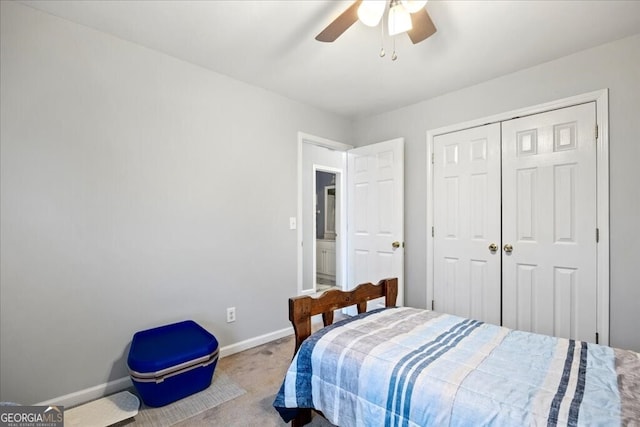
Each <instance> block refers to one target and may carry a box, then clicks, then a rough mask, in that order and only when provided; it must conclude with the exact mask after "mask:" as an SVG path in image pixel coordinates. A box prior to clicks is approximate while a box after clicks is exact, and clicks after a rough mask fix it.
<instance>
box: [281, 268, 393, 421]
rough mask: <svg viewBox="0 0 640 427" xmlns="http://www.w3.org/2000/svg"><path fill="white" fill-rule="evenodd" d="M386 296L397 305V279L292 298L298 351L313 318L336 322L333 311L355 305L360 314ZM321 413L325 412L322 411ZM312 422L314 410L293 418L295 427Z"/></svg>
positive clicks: (387, 303)
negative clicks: (375, 300)
mask: <svg viewBox="0 0 640 427" xmlns="http://www.w3.org/2000/svg"><path fill="white" fill-rule="evenodd" d="M381 297H384V299H385V301H384V302H385V304H384V305H385V307H394V306H395V305H396V298H397V297H398V279H397V278H392V279H383V280H380V281H379V282H378V284H377V285H374V284H373V283H363V284H361V285H358V286H357V287H356V288H355V289H353V290H352V291H341V290H338V289H331V290H328V291H326V292H324V293H322V294H321V295H320V296H318V297H316V298H313V297H310V296H300V297H293V298H289V320H290V321H291V323H292V324H293V330H294V333H295V344H296V347H295V352H294V355H295V353H297V352H298V349H299V348H300V345H301V344H302V342H303V341H304V340H305V339H307V338H308V337H309V336H310V335H311V317H312V316H315V315H318V314H322V321H323V323H324V326H329V325H331V324H332V323H333V312H334V310H338V309H341V308H344V307H349V306H352V305H357V306H358V313H364V312H365V311H367V301H370V300H373V299H377V298H381ZM320 415H322V414H320ZM309 422H311V409H308V408H303V409H300V411H299V414H298V416H297V417H296V418H295V419H294V420H293V421H291V425H292V426H293V427H301V426H303V425H305V424H308V423H309Z"/></svg>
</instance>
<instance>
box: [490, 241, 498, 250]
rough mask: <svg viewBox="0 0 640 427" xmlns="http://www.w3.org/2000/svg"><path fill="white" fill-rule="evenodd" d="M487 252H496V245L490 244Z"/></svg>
mask: <svg viewBox="0 0 640 427" xmlns="http://www.w3.org/2000/svg"><path fill="white" fill-rule="evenodd" d="M489 250H490V251H491V252H495V251H497V250H498V245H496V244H495V243H492V244H490V245H489Z"/></svg>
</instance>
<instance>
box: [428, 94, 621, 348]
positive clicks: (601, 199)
mask: <svg viewBox="0 0 640 427" xmlns="http://www.w3.org/2000/svg"><path fill="white" fill-rule="evenodd" d="M586 102H595V103H596V123H597V126H598V135H597V138H598V139H597V144H598V145H597V149H596V163H597V177H596V180H597V182H596V187H597V188H596V192H597V196H596V197H597V199H596V200H597V212H596V216H597V228H598V231H599V242H598V245H597V256H598V261H597V278H596V280H597V298H598V304H597V313H596V322H597V323H596V325H597V332H598V335H599V343H600V344H604V345H609V90H608V89H602V90H598V91H594V92H589V93H585V94H582V95H576V96H571V97H568V98H563V99H559V100H556V101H551V102H547V103H544V104H539V105H535V106H531V107H526V108H521V109H518V110H513V111H508V112H505V113H500V114H496V115H493V116H489V117H485V118H480V119H476V120H470V121H467V122H463V123H458V124H455V125H451V126H445V127H441V128H437V129H432V130H429V131H427V259H426V262H427V283H426V286H427V292H426V294H427V300H426V307H427V308H431V307H432V301H433V244H434V239H433V237H432V234H431V233H432V227H433V164H432V163H431V161H432V153H433V148H434V147H433V139H434V137H435V136H437V135H442V134H445V133H450V132H456V131H459V130H463V129H467V128H471V127H476V126H482V125H485V124H489V123H495V122H502V121H505V120H510V119H513V118H516V117H522V116H527V115H532V114H537V113H542V112H545V111H551V110H556V109H559V108H564V107H570V106H573V105H577V104H583V103H586ZM594 233H595V230H594ZM594 238H595V237H594Z"/></svg>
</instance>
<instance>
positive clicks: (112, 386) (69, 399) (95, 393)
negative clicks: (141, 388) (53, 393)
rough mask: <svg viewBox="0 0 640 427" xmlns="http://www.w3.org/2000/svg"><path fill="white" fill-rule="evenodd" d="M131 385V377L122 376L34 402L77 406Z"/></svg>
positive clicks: (47, 404) (44, 404) (42, 404)
mask: <svg viewBox="0 0 640 427" xmlns="http://www.w3.org/2000/svg"><path fill="white" fill-rule="evenodd" d="M130 387H133V383H132V382H131V378H129V377H124V378H118V379H117V380H113V381H109V382H108V383H104V384H98V385H96V386H93V387H89V388H85V389H84V390H80V391H75V392H73V393H69V394H65V395H64V396H60V397H56V398H55V399H51V400H46V401H44V402H40V403H35V405H38V406H49V405H56V406H58V405H62V406H64V407H65V408H67V409H68V408H71V407H73V406H78V405H81V404H83V403H86V402H90V401H92V400H96V399H100V398H101V397H104V396H108V395H110V394H113V393H117V392H119V391H122V390H126V389H128V388H130Z"/></svg>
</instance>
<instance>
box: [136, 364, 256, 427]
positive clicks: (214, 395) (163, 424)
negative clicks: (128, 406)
mask: <svg viewBox="0 0 640 427" xmlns="http://www.w3.org/2000/svg"><path fill="white" fill-rule="evenodd" d="M245 393H246V391H245V390H244V389H243V388H241V387H240V386H239V385H238V384H236V383H235V382H234V381H233V380H232V379H231V378H229V376H228V375H227V374H225V373H224V372H223V371H221V370H220V369H216V371H215V373H214V375H213V383H212V384H211V386H210V387H209V388H207V389H206V390H203V391H201V392H199V393H196V394H192V395H191V396H188V397H185V398H184V399H181V400H178V401H177V402H174V403H171V404H169V405H166V406H162V407H160V408H151V407H148V406H146V405H144V404H143V405H142V407H141V408H140V411H139V412H138V415H136V416H135V417H134V421H133V422H131V423H128V424H127V426H141V427H168V426H172V425H174V424H176V423H179V422H181V421H184V420H186V419H189V418H191V417H194V416H196V415H198V414H200V413H201V412H204V411H207V410H209V409H211V408H215V407H216V406H218V405H220V404H222V403H224V402H227V401H229V400H231V399H234V398H236V397H239V396H242V395H243V394H245Z"/></svg>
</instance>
